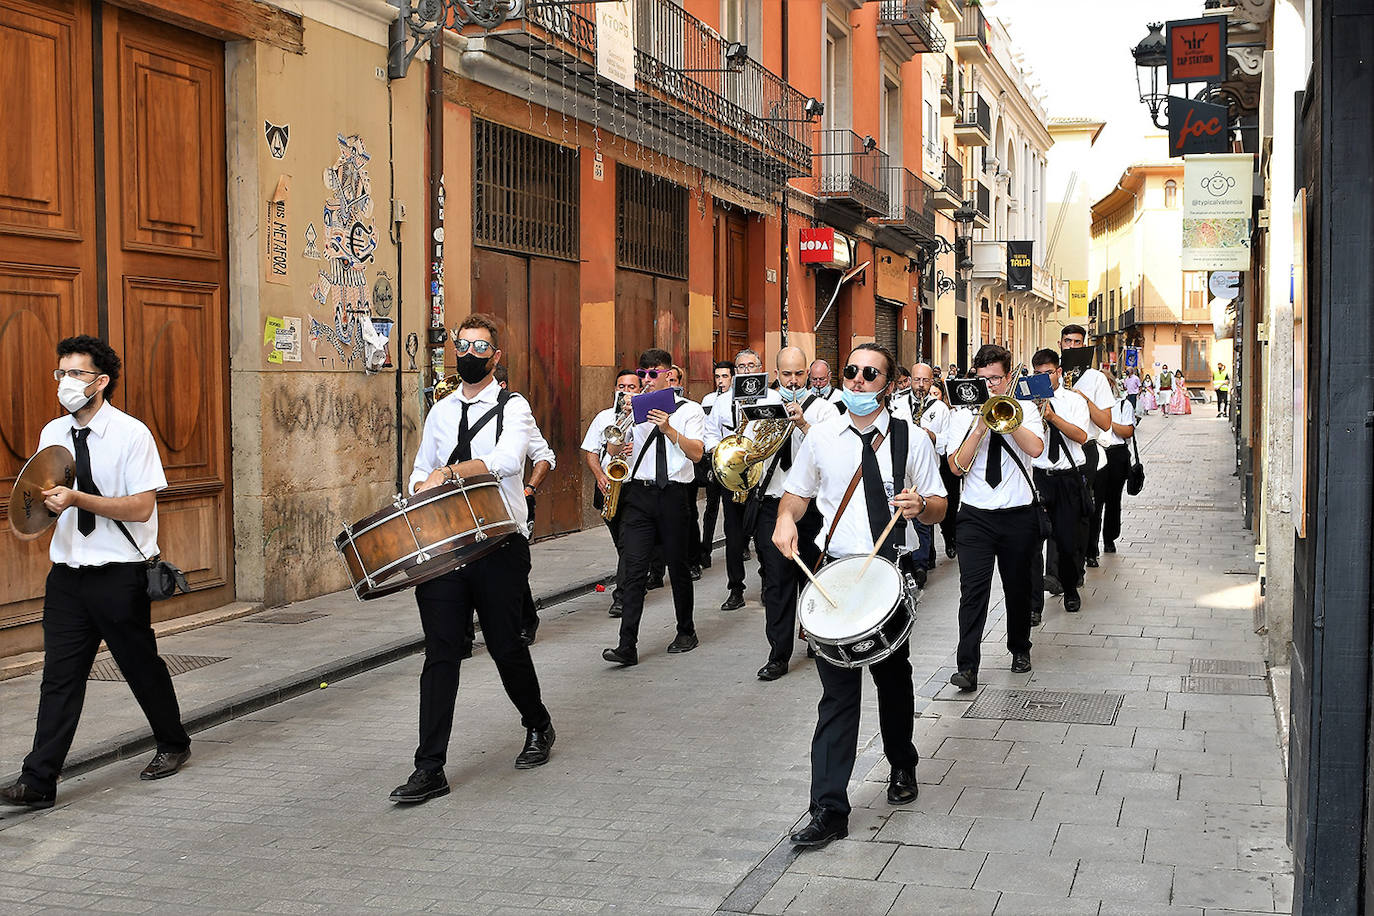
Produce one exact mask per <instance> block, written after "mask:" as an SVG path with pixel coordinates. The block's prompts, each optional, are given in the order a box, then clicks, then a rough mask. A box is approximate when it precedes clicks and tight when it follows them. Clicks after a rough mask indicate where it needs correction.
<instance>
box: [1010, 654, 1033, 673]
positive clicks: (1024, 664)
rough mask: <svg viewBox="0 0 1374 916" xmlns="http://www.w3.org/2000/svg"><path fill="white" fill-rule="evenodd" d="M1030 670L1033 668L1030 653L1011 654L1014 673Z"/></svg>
mask: <svg viewBox="0 0 1374 916" xmlns="http://www.w3.org/2000/svg"><path fill="white" fill-rule="evenodd" d="M1029 670H1031V663H1030V653H1029V652H1013V653H1012V654H1011V672H1012V674H1025V673H1026V672H1027V671H1029Z"/></svg>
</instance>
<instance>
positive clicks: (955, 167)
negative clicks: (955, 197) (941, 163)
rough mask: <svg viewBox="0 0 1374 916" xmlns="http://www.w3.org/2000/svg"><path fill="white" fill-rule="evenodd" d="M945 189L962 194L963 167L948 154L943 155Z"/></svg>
mask: <svg viewBox="0 0 1374 916" xmlns="http://www.w3.org/2000/svg"><path fill="white" fill-rule="evenodd" d="M945 187H947V188H949V189H950V190H952V191H954V193H956V194H959V195H961V196H962V195H963V193H964V167H963V165H961V164H960V163H959V160H958V159H955V158H954V157H953V156H951V155H950V154H949V153H945Z"/></svg>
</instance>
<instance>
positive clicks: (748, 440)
mask: <svg viewBox="0 0 1374 916" xmlns="http://www.w3.org/2000/svg"><path fill="white" fill-rule="evenodd" d="M793 426H794V424H793V421H792V420H790V419H788V420H750V421H749V422H748V423H747V424H745V425H744V426H743V427H742V428H741V429H740V431H739V432H737V433H733V434H732V435H729V436H726V437H725V438H724V439H721V440H720V443H719V444H718V445H717V446H716V450H715V451H714V452H713V453H712V454H711V470H712V471H713V472H714V473H715V475H716V480H718V481H720V485H721V486H723V487H725V488H726V489H727V490H729V491H731V493H732V496H731V498H732V499H733V500H734V501H735V502H737V503H742V502H744V501H745V500H747V499H748V498H749V491H750V490H752V489H753V488H754V487H756V486H758V483H759V481H760V480H761V479H762V478H763V463H764V462H765V461H767V460H768V459H769V458H772V457H773V456H774V455H775V454H777V451H778V449H780V448H782V444H783V443H784V442H786V441H787V437H788V436H790V435H792V427H793Z"/></svg>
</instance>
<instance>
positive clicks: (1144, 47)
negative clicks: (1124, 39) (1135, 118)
mask: <svg viewBox="0 0 1374 916" xmlns="http://www.w3.org/2000/svg"><path fill="white" fill-rule="evenodd" d="M1147 28H1148V29H1149V30H1150V33H1149V34H1148V35H1146V36H1145V37H1144V38H1142V39H1141V40H1140V44H1138V45H1136V46H1135V47H1134V48H1132V49H1131V56H1132V57H1134V58H1135V85H1136V89H1137V90H1138V91H1139V93H1140V101H1142V102H1144V103H1145V105H1146V107H1147V108H1149V109H1150V121H1151V122H1153V123H1154V126H1155V127H1158V128H1159V129H1160V130H1168V128H1169V125H1168V123H1167V122H1166V123H1164V124H1161V123H1160V121H1159V112H1160V110H1161V109H1162V108H1163V107H1164V100H1165V99H1166V98H1168V95H1169V93H1168V91H1167V89H1168V86H1167V84H1166V85H1165V87H1164V90H1163V91H1161V89H1160V85H1159V83H1160V70H1162V69H1163V68H1164V67H1165V66H1166V65H1167V64H1168V63H1169V51H1168V46H1167V45H1165V43H1164V33H1163V31H1162V30H1163V28H1164V24H1163V23H1161V22H1151V23H1150V24H1149V25H1148V26H1147ZM1147 83H1148V89H1147V88H1146V84H1147Z"/></svg>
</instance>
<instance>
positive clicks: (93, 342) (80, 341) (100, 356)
mask: <svg viewBox="0 0 1374 916" xmlns="http://www.w3.org/2000/svg"><path fill="white" fill-rule="evenodd" d="M74 353H82V354H85V355H86V356H89V357H90V358H91V362H92V363H94V364H95V368H96V369H97V370H98V371H99V372H100V374H101V375H108V376H109V377H110V384H108V385H106V386H105V400H106V401H109V400H110V398H112V397H114V393H115V385H116V384H118V382H119V370H120V367H121V366H123V363H121V362H120V360H119V354H118V353H116V352H115V351H114V348H113V347H111V346H110V345H109V344H107V343H106V342H105V341H103V340H101V339H100V338H99V337H92V336H90V335H89V334H78V335H77V336H76V337H66V338H63V339H62V340H60V341H58V342H57V358H58V359H61V358H62V357H64V356H71V355H72V354H74Z"/></svg>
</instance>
